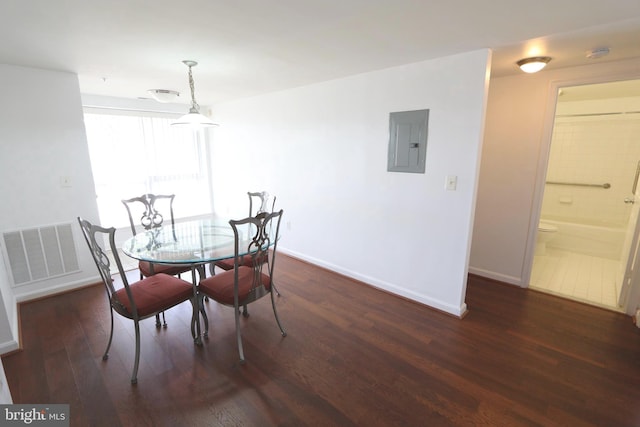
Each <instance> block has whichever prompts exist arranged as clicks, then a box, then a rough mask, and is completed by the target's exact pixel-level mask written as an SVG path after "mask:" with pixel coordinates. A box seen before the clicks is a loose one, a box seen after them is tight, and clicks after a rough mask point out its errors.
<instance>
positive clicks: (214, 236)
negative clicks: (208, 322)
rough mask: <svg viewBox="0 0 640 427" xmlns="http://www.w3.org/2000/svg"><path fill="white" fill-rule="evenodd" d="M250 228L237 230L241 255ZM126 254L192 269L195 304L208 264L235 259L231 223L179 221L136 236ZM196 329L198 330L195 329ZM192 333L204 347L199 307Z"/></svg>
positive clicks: (125, 247)
mask: <svg viewBox="0 0 640 427" xmlns="http://www.w3.org/2000/svg"><path fill="white" fill-rule="evenodd" d="M249 227H250V225H248V224H247V225H244V226H241V227H239V228H238V248H239V249H238V255H239V256H244V255H246V254H247V253H248V247H249V243H250V241H251V239H252V237H253V234H254V233H252V229H251V228H249ZM122 251H123V252H124V254H125V255H127V256H129V257H131V258H134V259H136V260H139V261H148V262H150V263H154V264H169V265H175V264H181V265H189V266H191V278H192V284H193V292H194V294H193V296H194V301H198V299H197V286H198V281H199V279H203V278H204V277H205V275H206V269H205V265H207V264H209V263H213V262H216V261H219V260H223V259H227V258H233V257H234V256H235V236H234V231H233V228H232V227H231V225H230V224H229V220H228V219H226V218H221V217H215V216H212V217H207V218H200V219H192V220H188V221H181V222H176V223H174V224H169V225H165V226H162V227H157V228H153V229H150V230H147V231H144V232H140V233H137V234H136V235H134V236H133V237H131V238H129V239H127V240H126V241H125V242H124V243H123V245H122ZM194 327H195V329H194ZM191 333H192V335H193V337H194V342H195V343H196V344H197V345H201V344H202V338H201V328H200V316H199V307H197V306H195V305H194V307H193V317H192V322H191Z"/></svg>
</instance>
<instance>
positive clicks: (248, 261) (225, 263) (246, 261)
mask: <svg viewBox="0 0 640 427" xmlns="http://www.w3.org/2000/svg"><path fill="white" fill-rule="evenodd" d="M233 260H234V258H227V259H223V260H220V261H216V267H220V268H221V269H223V270H225V271H226V270H231V269H233V267H234V264H233ZM260 260H261V262H262V263H265V262H267V256H266V255H265V256H263V257H261V258H260ZM253 264H254V261H253V257H252V256H251V255H250V254H247V255H245V256H243V257H242V260H241V261H240V265H246V266H249V267H253Z"/></svg>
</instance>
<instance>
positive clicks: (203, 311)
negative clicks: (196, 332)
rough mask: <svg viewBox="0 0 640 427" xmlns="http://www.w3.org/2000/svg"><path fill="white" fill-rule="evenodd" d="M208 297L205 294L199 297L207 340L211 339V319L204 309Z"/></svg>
mask: <svg viewBox="0 0 640 427" xmlns="http://www.w3.org/2000/svg"><path fill="white" fill-rule="evenodd" d="M205 298H206V297H205V296H204V295H203V294H200V295H198V306H199V308H200V313H201V314H202V318H203V319H204V334H203V336H204V337H205V338H208V337H209V317H208V316H207V312H206V311H205V309H204V299H205Z"/></svg>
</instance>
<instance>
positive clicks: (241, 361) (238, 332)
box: [233, 306, 244, 365]
mask: <svg viewBox="0 0 640 427" xmlns="http://www.w3.org/2000/svg"><path fill="white" fill-rule="evenodd" d="M233 311H234V312H235V318H236V340H237V341H238V353H239V354H240V364H241V365H244V350H243V348H242V335H241V334H240V307H238V306H236V307H235V310H233Z"/></svg>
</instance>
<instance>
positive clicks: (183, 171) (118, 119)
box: [84, 108, 211, 227]
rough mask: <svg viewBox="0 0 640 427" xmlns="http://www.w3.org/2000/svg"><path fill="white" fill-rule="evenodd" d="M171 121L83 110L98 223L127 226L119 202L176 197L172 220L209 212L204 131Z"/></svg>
mask: <svg viewBox="0 0 640 427" xmlns="http://www.w3.org/2000/svg"><path fill="white" fill-rule="evenodd" d="M174 119H175V117H173V116H169V115H167V114H162V113H141V112H127V111H116V110H114V111H111V110H102V109H93V108H85V114H84V122H85V128H86V132H87V141H88V144H89V155H90V157H91V167H92V169H93V179H94V181H95V186H96V194H97V202H98V211H99V213H100V221H101V223H102V224H104V225H105V226H114V227H125V226H128V225H129V220H128V217H127V214H126V209H125V207H124V206H123V204H122V202H121V200H122V199H129V198H131V197H137V196H140V195H142V194H145V193H155V194H175V195H176V199H175V202H174V212H175V216H176V218H184V217H190V216H195V215H201V214H206V213H208V212H211V198H210V194H211V191H210V186H209V173H208V156H207V150H206V146H205V141H204V139H205V137H204V135H203V132H202V131H198V132H194V131H192V130H190V129H183V128H176V127H172V126H170V123H171V122H172V120H174Z"/></svg>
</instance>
